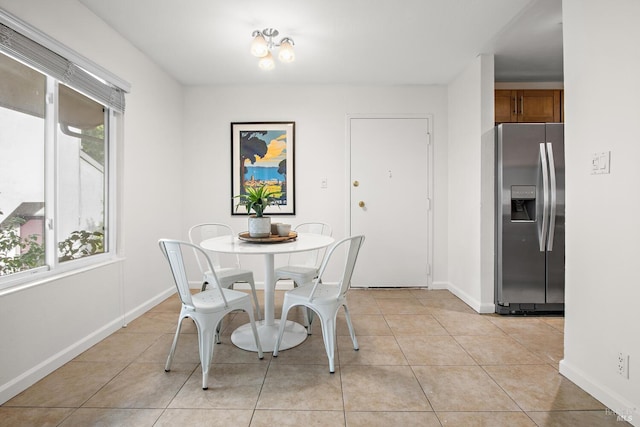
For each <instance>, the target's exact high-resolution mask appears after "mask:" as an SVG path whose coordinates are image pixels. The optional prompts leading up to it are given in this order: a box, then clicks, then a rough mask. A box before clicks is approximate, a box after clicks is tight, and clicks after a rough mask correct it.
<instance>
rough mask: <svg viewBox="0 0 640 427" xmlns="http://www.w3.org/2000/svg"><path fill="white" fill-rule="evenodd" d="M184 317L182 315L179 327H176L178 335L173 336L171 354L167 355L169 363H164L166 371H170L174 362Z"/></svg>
mask: <svg viewBox="0 0 640 427" xmlns="http://www.w3.org/2000/svg"><path fill="white" fill-rule="evenodd" d="M183 320H184V317H182V316H180V319H178V327H177V328H176V335H175V336H174V337H173V344H171V350H169V356H168V357H167V363H166V364H165V365H164V371H165V372H169V371H170V370H171V364H172V363H173V355H174V353H175V352H176V347H177V346H178V338H179V337H180V330H181V329H182V321H183Z"/></svg>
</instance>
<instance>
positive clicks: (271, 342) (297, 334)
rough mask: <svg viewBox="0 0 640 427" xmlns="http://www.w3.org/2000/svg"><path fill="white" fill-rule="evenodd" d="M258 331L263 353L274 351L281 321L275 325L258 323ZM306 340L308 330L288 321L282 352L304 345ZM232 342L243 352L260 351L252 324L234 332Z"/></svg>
mask: <svg viewBox="0 0 640 427" xmlns="http://www.w3.org/2000/svg"><path fill="white" fill-rule="evenodd" d="M256 329H258V336H259V337H260V344H261V345H262V351H264V352H267V351H273V349H274V347H275V345H276V340H277V339H278V330H279V329H280V319H277V320H275V321H274V324H273V325H265V324H264V320H260V321H257V322H256ZM306 339H307V329H306V328H305V327H304V326H302V325H301V324H299V323H296V322H292V321H291V320H287V325H286V326H285V328H284V335H283V336H282V341H281V342H280V350H286V349H288V348H292V347H295V346H297V345H299V344H302V342H304V340H306ZM231 342H232V343H234V344H235V345H236V346H238V347H240V348H241V349H243V350H247V351H258V347H256V341H255V339H254V338H253V332H252V331H251V324H250V323H247V324H246V325H242V326H240V327H239V328H238V329H236V330H235V331H233V333H232V334H231Z"/></svg>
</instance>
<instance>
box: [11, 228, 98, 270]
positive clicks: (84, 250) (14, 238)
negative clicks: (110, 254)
mask: <svg viewBox="0 0 640 427" xmlns="http://www.w3.org/2000/svg"><path fill="white" fill-rule="evenodd" d="M24 222H25V221H24V219H22V218H13V219H12V220H11V221H9V224H5V225H4V226H2V227H0V276H7V275H9V274H14V273H19V272H21V271H26V270H30V269H32V268H36V267H40V266H42V265H44V250H45V248H44V245H41V244H40V243H39V242H38V237H39V236H38V235H36V234H32V235H29V236H28V237H26V238H21V237H20V231H19V230H20V226H21V225H22V224H24ZM16 249H18V253H17V254H16ZM99 253H104V234H103V233H102V232H100V231H93V232H90V231H85V230H77V231H73V232H72V233H71V235H70V236H69V237H67V238H66V239H65V240H63V241H62V242H60V243H58V261H60V262H64V261H70V260H74V259H78V258H84V257H87V256H90V255H95V254H99Z"/></svg>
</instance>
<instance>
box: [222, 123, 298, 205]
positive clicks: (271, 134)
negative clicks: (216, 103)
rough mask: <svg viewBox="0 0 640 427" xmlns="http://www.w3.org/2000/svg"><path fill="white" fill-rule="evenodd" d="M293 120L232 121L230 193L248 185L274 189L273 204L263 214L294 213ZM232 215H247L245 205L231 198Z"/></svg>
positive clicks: (243, 190) (238, 193)
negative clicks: (240, 204) (239, 204)
mask: <svg viewBox="0 0 640 427" xmlns="http://www.w3.org/2000/svg"><path fill="white" fill-rule="evenodd" d="M294 129H295V124H294V122H265V123H232V124H231V140H232V165H233V179H232V191H233V196H237V195H241V194H245V193H246V188H248V187H254V188H255V187H262V186H266V187H267V189H268V190H269V191H270V192H271V193H273V194H274V195H275V196H274V203H273V205H271V206H269V207H267V209H265V214H268V215H279V214H289V215H293V214H295V208H294V206H295V203H294V179H293V147H294V141H293V140H294V137H295V132H294ZM232 214H233V215H246V214H247V212H246V209H245V208H244V206H237V198H235V199H233V204H232Z"/></svg>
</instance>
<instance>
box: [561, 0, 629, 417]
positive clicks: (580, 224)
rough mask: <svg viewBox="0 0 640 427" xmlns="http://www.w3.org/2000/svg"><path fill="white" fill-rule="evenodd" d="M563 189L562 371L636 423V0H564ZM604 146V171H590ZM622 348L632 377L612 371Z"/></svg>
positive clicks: (614, 369)
mask: <svg viewBox="0 0 640 427" xmlns="http://www.w3.org/2000/svg"><path fill="white" fill-rule="evenodd" d="M562 9H563V31H564V69H565V94H566V101H565V114H566V123H565V139H566V143H565V145H566V148H565V150H566V180H567V181H566V182H567V186H566V190H567V199H566V202H567V210H566V215H567V223H566V233H567V251H566V313H565V354H564V360H563V361H562V362H561V365H560V371H561V373H562V374H564V375H565V376H567V377H568V378H569V379H571V380H572V381H573V382H575V383H576V384H578V385H579V386H580V387H582V388H584V389H585V390H586V391H588V392H589V393H591V394H592V395H594V396H595V397H596V398H598V399H599V400H600V401H602V402H603V403H604V404H605V405H607V406H608V407H609V408H611V409H613V410H616V411H618V413H620V414H622V415H627V416H631V417H632V423H633V424H634V425H640V411H639V409H638V408H640V333H638V328H639V327H640V310H638V301H640V286H638V284H639V283H640V281H639V279H638V268H637V266H638V259H639V257H638V255H639V254H640V251H639V250H638V242H639V241H640V227H639V226H638V224H637V222H636V215H635V214H636V212H640V192H639V191H638V190H637V185H638V183H640V168H639V167H638V164H637V161H638V159H640V140H639V137H638V135H640V132H639V129H638V118H639V117H640V103H639V102H638V99H639V98H640V78H639V77H640V49H638V40H640V27H639V26H638V23H637V21H638V17H640V2H638V1H637V0H619V1H615V2H610V1H604V0H564V1H563V6H562ZM602 151H611V173H610V174H608V175H591V174H590V167H591V156H592V153H596V152H602ZM618 352H624V353H626V354H629V355H630V369H629V373H630V377H629V379H624V378H622V377H621V376H620V375H618V374H617V373H616V368H617V360H616V359H617V353H618Z"/></svg>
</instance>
